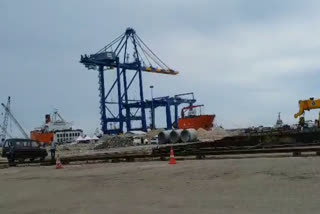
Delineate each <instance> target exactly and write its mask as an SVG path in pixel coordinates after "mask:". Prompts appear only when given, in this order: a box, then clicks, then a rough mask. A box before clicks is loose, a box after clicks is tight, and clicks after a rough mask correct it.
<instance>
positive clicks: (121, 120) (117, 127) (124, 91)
mask: <svg viewBox="0 0 320 214" xmlns="http://www.w3.org/2000/svg"><path fill="white" fill-rule="evenodd" d="M130 47H131V49H130ZM130 54H131V56H132V58H133V60H131V61H130V60H129V55H130ZM80 63H82V64H84V65H85V67H87V68H88V69H89V70H90V69H94V70H98V77H99V93H100V94H99V96H100V121H101V128H102V131H103V133H104V134H120V133H123V132H124V125H125V127H126V131H131V130H142V131H147V124H146V108H151V107H152V103H153V104H154V108H152V111H153V113H154V109H155V108H157V107H160V106H165V107H166V114H167V128H171V127H172V122H171V111H170V106H172V105H173V106H175V120H176V121H177V118H178V110H177V108H178V106H179V105H180V104H182V103H188V104H190V105H191V104H192V103H194V102H195V100H194V98H192V99H190V100H188V99H183V98H181V96H179V95H178V96H175V97H161V98H155V99H153V102H152V101H144V94H143V81H142V72H149V73H158V74H168V75H177V74H178V72H177V71H175V70H172V69H170V68H169V67H168V66H167V65H166V64H165V63H164V62H163V61H161V59H159V57H158V56H156V55H155V54H154V53H153V52H152V51H151V49H150V48H149V47H148V46H147V45H146V44H145V43H144V42H143V41H142V40H141V38H140V37H139V36H138V35H137V34H136V32H135V30H134V29H132V28H127V29H126V31H125V33H123V34H121V35H120V36H119V37H117V38H116V39H115V40H113V41H112V42H111V43H109V44H108V45H106V46H105V47H104V48H102V49H101V50H99V51H98V52H97V53H95V54H91V55H89V56H88V55H81V59H80ZM152 64H153V65H155V66H156V67H154V66H153V65H152ZM106 70H116V79H115V80H114V82H113V84H112V85H111V87H110V88H109V89H108V90H107V91H106V90H105V89H106V88H105V77H104V72H105V71H106ZM128 71H133V73H131V76H130V75H129V74H128V73H127V72H128ZM129 76H130V77H131V78H129ZM133 82H135V83H138V91H139V99H132V98H130V96H129V92H130V91H131V90H132V88H133V87H132V84H133ZM114 91H116V94H117V101H116V102H115V101H113V100H110V95H111V92H114ZM111 106H116V108H114V109H116V110H114V109H112V108H111ZM134 121H138V122H139V123H140V126H138V127H133V122H134ZM112 125H113V126H114V127H111V126H112ZM152 127H154V121H153V126H152Z"/></svg>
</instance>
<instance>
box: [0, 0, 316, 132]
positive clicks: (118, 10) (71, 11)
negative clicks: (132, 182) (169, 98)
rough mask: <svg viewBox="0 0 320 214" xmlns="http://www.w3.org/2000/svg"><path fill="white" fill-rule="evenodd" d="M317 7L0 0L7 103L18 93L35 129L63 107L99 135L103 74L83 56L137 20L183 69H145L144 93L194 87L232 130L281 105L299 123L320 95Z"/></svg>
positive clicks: (0, 79)
mask: <svg viewBox="0 0 320 214" xmlns="http://www.w3.org/2000/svg"><path fill="white" fill-rule="evenodd" d="M226 2H227V3H226ZM319 10H320V2H319V1H302V0H301V1H294V0H283V1H279V0H269V1H255V0H247V1H245V0H243V1H241V0H234V1H232V0H229V1H214V0H210V1H209V0H208V1H204V0H198V1H187V0H181V1H173V0H170V1H169V0H162V1H150V0H137V1H129V0H128V1H119V0H118V1H107V0H101V1H98V0H92V1H84V0H83V1H80V0H68V1H65V0H55V1H44V0H28V1H14V0H1V1H0V101H1V102H6V98H7V96H8V95H10V96H11V97H12V111H13V113H14V114H15V115H16V117H17V118H18V120H19V121H20V122H21V124H22V125H23V127H25V129H26V130H28V131H30V130H32V129H33V128H34V127H36V126H40V125H41V124H42V122H43V119H44V114H46V113H50V112H52V111H53V109H54V108H57V109H58V110H59V112H60V113H61V114H62V115H64V117H65V119H67V120H70V121H73V122H74V124H75V126H76V127H79V128H83V129H84V130H85V131H87V132H89V133H91V132H93V131H94V130H95V129H96V128H97V127H98V126H99V100H98V99H99V97H98V78H97V72H95V71H92V70H91V71H88V70H86V68H85V67H84V66H83V65H82V64H80V63H79V58H80V55H81V54H85V53H86V54H90V53H95V52H96V51H98V50H99V49H100V48H102V47H103V46H104V45H106V44H108V43H109V42H111V41H112V40H113V39H114V38H116V37H117V36H118V35H120V34H121V33H123V32H124V31H125V29H126V28H127V27H133V28H134V29H135V30H136V32H137V34H138V35H140V37H141V38H142V39H143V40H144V41H145V43H147V44H148V46H149V47H150V48H151V49H152V50H153V51H154V52H155V53H156V54H157V55H158V56H159V57H160V58H161V59H162V60H163V61H164V62H166V63H167V64H168V65H169V66H170V67H171V68H173V69H176V70H179V71H180V74H179V75H177V76H166V75H160V74H145V75H144V76H143V79H144V83H145V96H146V98H149V97H150V91H149V86H150V85H151V84H152V85H154V86H155V89H154V93H155V96H164V95H174V94H177V93H182V92H190V91H193V92H194V93H195V95H196V98H197V100H198V103H199V104H205V106H206V107H205V109H204V110H205V111H206V112H207V113H214V114H216V115H217V121H216V122H217V123H218V124H219V125H220V124H221V125H223V126H224V127H227V128H239V127H246V126H252V125H273V124H274V123H275V120H276V117H277V112H282V117H283V120H284V122H286V123H294V122H296V120H295V119H294V118H293V114H294V113H296V112H297V111H298V100H299V99H307V98H309V97H313V96H314V97H319V95H318V93H319V90H318V89H319V81H318V80H319V79H320V78H319V77H320V75H319V68H320V60H319V55H320V51H319V48H320V39H319V38H320V28H319V24H320V15H319ZM1 111H2V110H1ZM317 113H318V112H317V111H314V112H309V113H307V114H306V118H307V119H314V118H316V117H317ZM158 117H160V114H158ZM161 119H162V118H160V121H161ZM0 120H1V121H2V115H1V117H0ZM12 129H14V127H12Z"/></svg>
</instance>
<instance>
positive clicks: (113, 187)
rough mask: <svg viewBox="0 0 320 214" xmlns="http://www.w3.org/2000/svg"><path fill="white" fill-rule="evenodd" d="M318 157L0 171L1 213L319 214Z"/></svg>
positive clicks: (117, 164)
mask: <svg viewBox="0 0 320 214" xmlns="http://www.w3.org/2000/svg"><path fill="white" fill-rule="evenodd" d="M319 168H320V158H319V157H309V158H302V157H299V158H292V157H291V158H289V157H288V158H257V159H230V160H228V159H227V160H192V161H180V162H178V164H177V165H168V164H167V162H136V163H106V164H91V165H90V164H89V165H74V166H71V165H68V166H65V168H64V169H63V170H56V169H54V167H52V166H49V167H17V168H10V169H2V170H0V188H1V194H0V213H30V214H31V213H32V214H38V213H39V214H40V213H41V214H42V213H46V214H49V213H66V214H70V213H95V214H97V213H113V214H114V213H121V214H123V213H139V214H151V213H161V214H163V213H175V214H177V213H183V214H189V213H190V214H194V213H210V214H212V213H237V214H238V213H246V214H248V213H259V214H262V213H265V214H270V213H288V214H289V213H290V214H291V213H308V214H310V213H319V210H320V203H319V202H318V198H319V197H320V191H319V189H320V170H319Z"/></svg>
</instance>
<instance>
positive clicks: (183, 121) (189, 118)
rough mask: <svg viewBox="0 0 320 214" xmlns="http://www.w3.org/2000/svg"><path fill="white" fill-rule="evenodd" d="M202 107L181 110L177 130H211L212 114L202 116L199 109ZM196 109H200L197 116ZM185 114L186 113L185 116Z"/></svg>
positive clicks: (189, 107)
mask: <svg viewBox="0 0 320 214" xmlns="http://www.w3.org/2000/svg"><path fill="white" fill-rule="evenodd" d="M202 106H203V105H196V106H188V107H184V108H182V110H181V118H180V119H179V120H178V128H179V129H191V128H193V129H200V128H202V129H205V130H211V129H212V127H213V120H214V118H215V115H214V114H209V115H202V114H201V107H202ZM197 109H200V111H199V114H197ZM186 113H188V114H187V115H186Z"/></svg>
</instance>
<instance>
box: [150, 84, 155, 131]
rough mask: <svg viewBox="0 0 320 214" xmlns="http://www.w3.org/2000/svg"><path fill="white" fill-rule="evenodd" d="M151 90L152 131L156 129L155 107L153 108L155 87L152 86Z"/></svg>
mask: <svg viewBox="0 0 320 214" xmlns="http://www.w3.org/2000/svg"><path fill="white" fill-rule="evenodd" d="M150 89H151V130H153V129H155V124H154V106H153V85H150Z"/></svg>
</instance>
